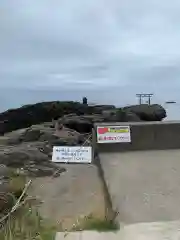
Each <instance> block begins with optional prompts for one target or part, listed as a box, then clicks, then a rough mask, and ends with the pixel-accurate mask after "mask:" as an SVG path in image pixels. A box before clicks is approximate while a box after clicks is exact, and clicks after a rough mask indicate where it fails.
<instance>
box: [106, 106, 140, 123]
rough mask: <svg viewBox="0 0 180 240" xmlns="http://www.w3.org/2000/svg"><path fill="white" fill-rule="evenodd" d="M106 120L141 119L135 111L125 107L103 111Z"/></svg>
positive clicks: (127, 120) (136, 120)
mask: <svg viewBox="0 0 180 240" xmlns="http://www.w3.org/2000/svg"><path fill="white" fill-rule="evenodd" d="M102 115H103V118H104V121H106V122H139V121H141V119H140V118H139V117H138V116H137V115H136V114H135V113H133V112H130V111H128V110H127V111H126V110H124V109H120V108H119V109H118V108H117V109H113V110H105V111H103V113H102Z"/></svg>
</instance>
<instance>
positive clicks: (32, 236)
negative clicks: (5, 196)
mask: <svg viewBox="0 0 180 240" xmlns="http://www.w3.org/2000/svg"><path fill="white" fill-rule="evenodd" d="M9 178H10V181H9V194H10V195H11V196H12V201H13V202H12V203H11V204H12V206H14V205H15V203H16V201H17V199H18V198H19V196H20V195H21V193H22V191H23V189H24V187H25V184H26V178H25V177H24V176H21V175H19V174H16V173H14V172H13V171H12V172H11V173H10V175H9ZM26 198H27V195H26V196H24V198H23V199H22V201H23V200H25V199H26ZM35 205H36V204H34V201H32V200H27V201H25V203H24V204H23V205H21V206H20V208H18V209H17V210H16V211H15V212H14V213H12V214H11V215H10V216H9V217H8V218H7V219H6V220H5V222H4V223H3V225H2V224H1V228H0V240H54V239H55V233H56V227H54V226H52V225H51V224H50V223H49V222H48V221H46V220H44V219H42V218H41V216H40V214H39V213H38V211H37V209H36V207H35ZM9 211H10V210H9ZM9 211H8V212H9Z"/></svg>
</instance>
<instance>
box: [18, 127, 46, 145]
mask: <svg viewBox="0 0 180 240" xmlns="http://www.w3.org/2000/svg"><path fill="white" fill-rule="evenodd" d="M40 136H41V131H40V130H39V129H31V128H29V129H28V130H27V131H26V132H25V134H24V135H22V136H21V141H23V142H33V141H38V140H39V138H40Z"/></svg>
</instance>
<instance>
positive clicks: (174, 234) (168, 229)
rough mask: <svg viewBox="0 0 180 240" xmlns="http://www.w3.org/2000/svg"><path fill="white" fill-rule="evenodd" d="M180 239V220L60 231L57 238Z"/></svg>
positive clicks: (113, 239) (71, 239) (107, 239)
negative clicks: (113, 229)
mask: <svg viewBox="0 0 180 240" xmlns="http://www.w3.org/2000/svg"><path fill="white" fill-rule="evenodd" d="M63 239H66V240H165V239H167V240H179V239H180V221H172V222H158V223H157V222H153V223H139V224H132V225H126V226H124V227H122V228H121V229H120V231H118V232H116V233H113V232H104V233H98V232H95V231H93V232H90V231H83V232H76V233H68V234H64V233H58V234H57V236H56V239H55V240H63Z"/></svg>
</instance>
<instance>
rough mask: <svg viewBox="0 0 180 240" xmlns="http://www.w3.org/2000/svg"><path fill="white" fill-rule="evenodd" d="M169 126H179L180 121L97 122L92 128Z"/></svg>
mask: <svg viewBox="0 0 180 240" xmlns="http://www.w3.org/2000/svg"><path fill="white" fill-rule="evenodd" d="M169 124H180V121H152V122H145V121H142V122H99V123H94V127H99V126H119V125H120V126H137V125H138V126H139V125H143V126H144V125H169Z"/></svg>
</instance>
